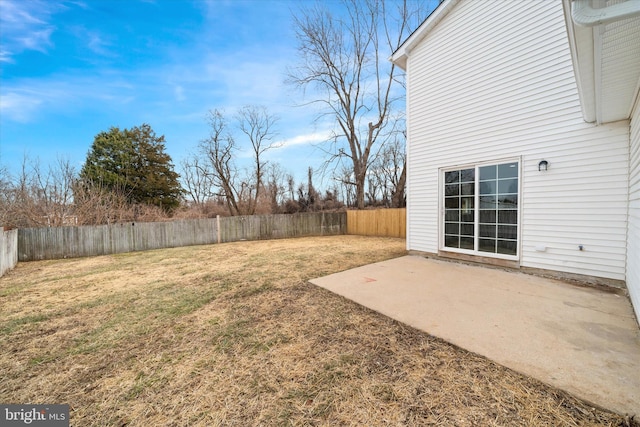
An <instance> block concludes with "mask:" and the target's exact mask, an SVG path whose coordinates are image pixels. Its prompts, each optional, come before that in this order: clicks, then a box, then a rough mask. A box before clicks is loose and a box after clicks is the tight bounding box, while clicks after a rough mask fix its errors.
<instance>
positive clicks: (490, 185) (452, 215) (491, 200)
mask: <svg viewBox="0 0 640 427" xmlns="http://www.w3.org/2000/svg"><path fill="white" fill-rule="evenodd" d="M518 170H519V167H518V162H508V163H500V164H492V165H478V166H473V167H467V168H460V169H454V170H445V171H444V230H443V231H444V240H443V244H444V248H445V249H450V250H454V251H456V250H459V251H461V252H467V253H468V252H472V253H475V254H478V255H483V254H500V255H509V256H516V255H517V253H518V188H519V186H518V178H519V176H518V175H519V173H518Z"/></svg>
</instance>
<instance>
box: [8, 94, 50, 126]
mask: <svg viewBox="0 0 640 427" xmlns="http://www.w3.org/2000/svg"><path fill="white" fill-rule="evenodd" d="M41 104H42V100H41V99H38V98H36V97H34V96H32V95H26V94H20V93H15V92H10V93H7V94H3V95H2V97H0V115H2V116H5V117H7V118H9V119H11V120H13V121H16V122H20V123H27V122H29V121H30V119H31V117H32V116H33V114H34V113H35V112H36V110H37V109H38V108H39V107H40V105H41Z"/></svg>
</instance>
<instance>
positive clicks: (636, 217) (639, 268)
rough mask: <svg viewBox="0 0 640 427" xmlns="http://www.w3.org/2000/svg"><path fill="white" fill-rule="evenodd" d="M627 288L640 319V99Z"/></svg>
mask: <svg viewBox="0 0 640 427" xmlns="http://www.w3.org/2000/svg"><path fill="white" fill-rule="evenodd" d="M630 148H631V149H630V162H629V166H630V167H629V169H630V171H629V234H628V236H627V289H629V295H630V296H631V301H632V302H633V307H634V308H635V310H636V317H637V318H638V319H640V99H638V100H637V101H636V106H635V110H634V112H633V115H632V117H631V143H630Z"/></svg>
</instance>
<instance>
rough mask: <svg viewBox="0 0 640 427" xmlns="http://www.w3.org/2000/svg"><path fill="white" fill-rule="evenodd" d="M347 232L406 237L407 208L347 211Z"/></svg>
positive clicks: (362, 234)
mask: <svg viewBox="0 0 640 427" xmlns="http://www.w3.org/2000/svg"><path fill="white" fill-rule="evenodd" d="M347 234H358V235H361V236H386V237H406V236H407V210H406V209H405V208H402V209H376V210H362V211H347Z"/></svg>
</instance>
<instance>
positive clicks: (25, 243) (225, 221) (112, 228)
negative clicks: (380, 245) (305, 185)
mask: <svg viewBox="0 0 640 427" xmlns="http://www.w3.org/2000/svg"><path fill="white" fill-rule="evenodd" d="M345 232H346V215H345V213H344V212H331V213H323V212H318V213H302V214H293V215H253V216H236V217H224V218H211V219H196V220H182V221H172V222H147V223H143V222H135V223H131V222H130V223H122V224H112V225H98V226H80V227H48V228H25V229H20V230H18V245H17V246H18V260H19V261H35V260H44V259H61V258H77V257H86V256H97V255H108V254H115V253H123V252H134V251H146V250H151V249H162V248H172V247H179V246H191V245H206V244H212V243H225V242H235V241H239V240H261V239H281V238H288V237H302V236H321V235H335V234H345Z"/></svg>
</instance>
